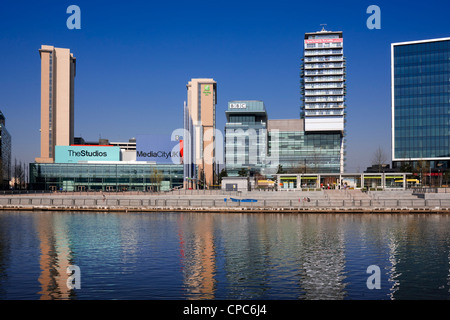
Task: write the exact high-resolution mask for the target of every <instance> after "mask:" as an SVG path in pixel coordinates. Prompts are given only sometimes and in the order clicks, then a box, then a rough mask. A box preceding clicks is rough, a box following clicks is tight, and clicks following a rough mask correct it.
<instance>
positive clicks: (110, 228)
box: [0, 212, 450, 300]
mask: <svg viewBox="0 0 450 320" xmlns="http://www.w3.org/2000/svg"><path fill="white" fill-rule="evenodd" d="M449 227H450V216H449V215H416V216H414V215H407V214H405V215H397V214H396V215H386V214H382V215H377V214H373V215H357V214H341V215H334V214H302V215H294V214H202V213H136V214H133V213H127V214H125V213H124V214H115V213H107V214H105V213H67V212H54V213H52V212H42V213H39V212H0V299H2V300H5V299H33V300H34V299H80V300H82V299H105V300H106V299H108V300H109V299H277V300H292V299H446V300H447V299H449V298H450V270H449V266H450V265H449V262H450V228H449ZM74 265H75V266H78V267H79V268H80V269H79V270H80V273H79V274H80V278H79V281H78V283H79V284H80V285H81V287H80V288H79V289H76V288H75V289H69V288H68V285H67V278H68V274H67V273H66V270H67V267H68V266H74ZM370 265H376V266H378V267H379V268H380V277H379V279H380V289H372V290H370V289H368V287H367V284H366V281H367V279H368V277H370V276H371V274H369V273H367V268H368V267H369V266H370ZM74 283H77V281H75V282H74Z"/></svg>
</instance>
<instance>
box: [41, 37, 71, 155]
mask: <svg viewBox="0 0 450 320" xmlns="http://www.w3.org/2000/svg"><path fill="white" fill-rule="evenodd" d="M39 54H40V56H41V129H40V133H41V156H40V157H39V158H36V162H40V163H52V162H53V161H54V152H55V150H54V149H55V146H56V145H62V146H63V145H70V144H73V143H74V78H75V69H76V67H75V65H76V63H75V61H76V59H75V57H74V56H73V54H72V53H71V52H70V49H63V48H55V47H53V46H46V45H43V46H42V47H41V49H39Z"/></svg>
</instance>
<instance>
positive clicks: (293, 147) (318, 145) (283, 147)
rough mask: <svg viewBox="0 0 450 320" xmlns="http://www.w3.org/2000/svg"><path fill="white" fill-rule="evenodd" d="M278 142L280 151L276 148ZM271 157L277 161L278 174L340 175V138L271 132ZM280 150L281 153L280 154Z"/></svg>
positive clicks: (305, 133)
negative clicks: (279, 170)
mask: <svg viewBox="0 0 450 320" xmlns="http://www.w3.org/2000/svg"><path fill="white" fill-rule="evenodd" d="M274 139H278V142H277V143H276V145H278V147H277V148H273V145H274ZM268 141H269V155H270V157H272V158H278V162H279V164H280V165H281V169H282V172H279V173H318V172H321V173H339V172H340V161H339V160H340V156H341V135H340V134H339V133H307V132H305V131H278V132H275V131H269V137H268ZM277 149H278V150H277Z"/></svg>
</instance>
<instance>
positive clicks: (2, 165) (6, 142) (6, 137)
mask: <svg viewBox="0 0 450 320" xmlns="http://www.w3.org/2000/svg"><path fill="white" fill-rule="evenodd" d="M5 122H6V121H5V116H4V115H3V113H2V112H1V111H0V177H1V180H0V188H1V189H9V182H10V181H11V135H10V134H9V132H8V130H7V129H6V126H5Z"/></svg>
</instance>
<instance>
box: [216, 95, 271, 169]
mask: <svg viewBox="0 0 450 320" xmlns="http://www.w3.org/2000/svg"><path fill="white" fill-rule="evenodd" d="M225 114H226V117H227V123H226V125H225V168H226V171H227V174H228V175H229V176H238V175H239V171H241V170H242V169H246V170H251V171H252V170H256V171H258V172H261V171H262V169H263V167H264V166H265V161H266V154H267V113H266V109H265V106H264V103H263V102H262V101H232V102H229V103H228V110H227V111H226V112H225ZM241 172H243V171H241Z"/></svg>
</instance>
